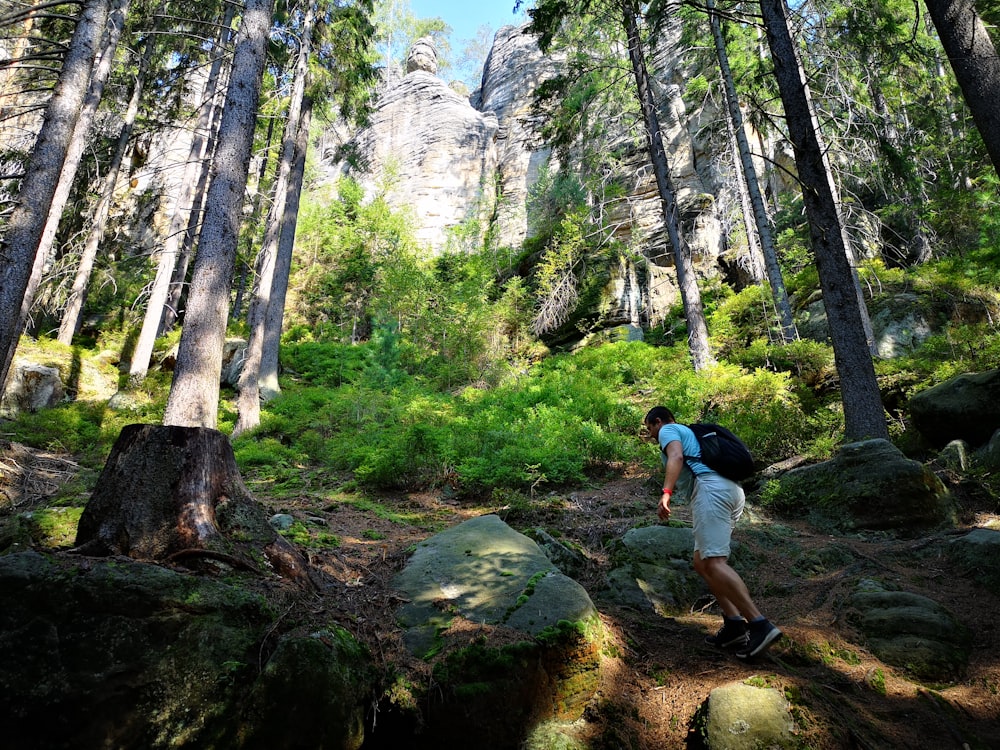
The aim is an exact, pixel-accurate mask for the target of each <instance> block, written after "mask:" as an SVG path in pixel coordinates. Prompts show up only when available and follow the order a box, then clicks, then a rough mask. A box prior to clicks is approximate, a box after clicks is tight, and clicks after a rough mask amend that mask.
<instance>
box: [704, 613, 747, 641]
mask: <svg viewBox="0 0 1000 750" xmlns="http://www.w3.org/2000/svg"><path fill="white" fill-rule="evenodd" d="M749 638H750V635H749V634H748V633H747V623H746V620H739V621H738V622H737V621H735V620H725V621H724V622H723V623H722V627H721V628H719V632H718V633H716V634H715V635H706V636H705V643H707V644H708V645H709V646H715V647H716V648H739V647H741V646H746V645H747V641H748V640H749Z"/></svg>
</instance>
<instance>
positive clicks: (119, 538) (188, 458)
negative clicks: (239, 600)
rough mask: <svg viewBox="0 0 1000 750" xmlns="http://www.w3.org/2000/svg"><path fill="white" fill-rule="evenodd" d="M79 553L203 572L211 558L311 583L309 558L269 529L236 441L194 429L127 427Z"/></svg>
mask: <svg viewBox="0 0 1000 750" xmlns="http://www.w3.org/2000/svg"><path fill="white" fill-rule="evenodd" d="M76 546H77V550H78V551H79V552H85V553H87V554H93V555H107V554H116V555H126V556H128V557H131V558H133V559H136V560H144V561H151V562H168V561H169V562H178V563H182V564H184V565H186V566H188V567H200V564H201V563H203V562H204V561H206V560H216V561H223V562H226V563H228V564H229V565H230V566H232V567H236V568H240V569H245V570H251V571H255V572H257V573H264V572H265V570H266V569H265V568H264V567H262V565H261V555H262V554H263V559H264V560H266V561H267V563H268V564H269V565H270V567H271V568H273V569H274V570H276V571H277V572H278V573H279V574H280V575H282V576H284V577H287V578H291V579H293V580H295V581H297V582H301V583H308V580H309V579H308V577H307V568H308V565H307V563H306V561H305V560H304V559H303V557H302V555H301V554H300V553H299V552H298V551H297V550H296V549H295V548H294V547H292V545H291V544H289V543H288V542H287V541H285V539H284V538H282V537H281V536H280V535H279V534H278V533H277V532H276V531H275V530H274V528H273V527H272V526H271V525H270V523H268V519H267V517H266V515H265V513H264V509H263V508H262V507H261V506H260V505H259V504H258V503H257V502H256V501H255V500H254V498H253V497H252V496H251V495H250V493H249V491H248V490H247V488H246V486H245V485H244V483H243V480H242V478H241V477H240V473H239V468H238V467H237V465H236V458H235V456H234V455H233V449H232V446H231V444H230V442H229V439H228V438H227V437H226V436H225V435H224V434H223V433H221V432H218V431H216V430H207V429H201V428H192V427H160V426H158V425H148V424H132V425H128V426H127V427H125V428H124V429H122V432H121V435H119V436H118V440H117V441H115V445H114V447H113V448H112V449H111V453H110V455H109V456H108V461H107V463H106V464H105V466H104V469H103V471H102V472H101V476H100V477H99V478H98V480H97V484H96V485H95V487H94V492H93V494H92V495H91V497H90V500H89V501H88V502H87V505H86V507H84V510H83V515H82V516H81V517H80V523H79V526H78V528H77V537H76Z"/></svg>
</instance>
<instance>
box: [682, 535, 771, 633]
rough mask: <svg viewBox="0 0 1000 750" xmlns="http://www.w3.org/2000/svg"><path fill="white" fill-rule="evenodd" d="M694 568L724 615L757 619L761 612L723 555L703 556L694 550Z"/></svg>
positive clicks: (749, 619) (748, 620)
mask: <svg viewBox="0 0 1000 750" xmlns="http://www.w3.org/2000/svg"><path fill="white" fill-rule="evenodd" d="M694 569H695V572H697V573H698V575H700V576H701V577H702V579H704V581H705V583H707V584H708V589H709V591H711V592H712V595H713V596H714V597H715V601H717V602H718V603H719V607H721V608H722V612H723V614H725V616H726V617H739V616H740V615H742V616H743V617H744V618H745V619H746V621H747V622H750V621H751V620H756V619H758V618H759V617H760V616H761V614H760V610H759V609H757V605H755V604H754V603H753V600H752V599H751V598H750V591H749V590H748V589H747V586H746V584H745V583H743V579H742V578H740V574H739V573H737V572H736V571H735V570H733V569H732V567H731V566H730V565H729V561H728V559H727V558H725V557H705V558H703V557H702V556H701V552H699V551H697V550H695V553H694Z"/></svg>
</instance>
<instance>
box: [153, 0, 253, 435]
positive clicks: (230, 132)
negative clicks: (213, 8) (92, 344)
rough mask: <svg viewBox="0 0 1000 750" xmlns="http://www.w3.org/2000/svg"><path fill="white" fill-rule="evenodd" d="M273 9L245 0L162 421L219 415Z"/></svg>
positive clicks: (194, 423)
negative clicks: (231, 297) (245, 197)
mask: <svg viewBox="0 0 1000 750" xmlns="http://www.w3.org/2000/svg"><path fill="white" fill-rule="evenodd" d="M271 13H272V2H271V0H247V3H246V9H245V11H244V14H243V19H242V22H241V24H240V31H239V35H238V37H237V41H236V51H235V54H234V56H233V69H232V76H231V79H230V83H229V88H228V91H227V93H226V105H225V110H224V111H223V115H222V123H221V125H220V127H219V145H218V149H217V150H216V159H215V164H214V166H213V168H212V179H211V184H210V186H209V189H208V190H209V192H208V200H207V208H206V211H205V220H204V223H203V225H202V230H201V238H200V240H199V242H198V254H197V257H196V258H195V264H194V269H193V271H192V275H191V287H190V291H189V294H188V302H187V310H186V313H185V316H184V328H183V331H182V333H181V340H180V345H179V348H178V352H177V366H176V368H175V370H174V378H173V382H172V383H171V386H170V394H169V395H168V397H167V407H166V411H165V413H164V417H163V422H164V424H167V425H181V426H186V427H212V428H214V427H215V425H216V424H217V421H218V410H219V377H220V375H221V372H222V350H223V346H224V344H225V337H226V321H227V319H228V317H229V315H228V314H229V294H230V290H231V286H232V280H233V271H234V269H235V261H236V245H237V242H238V239H239V231H240V219H241V217H242V211H241V209H242V206H243V193H244V191H245V190H246V185H247V172H248V170H249V164H250V153H251V149H252V147H253V136H254V126H255V124H256V121H257V104H258V101H259V98H260V84H261V76H262V74H263V70H264V50H265V45H266V43H267V38H268V31H269V30H270V25H271Z"/></svg>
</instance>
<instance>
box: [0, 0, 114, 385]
mask: <svg viewBox="0 0 1000 750" xmlns="http://www.w3.org/2000/svg"><path fill="white" fill-rule="evenodd" d="M108 13H109V0H89V2H87V4H86V5H85V6H84V9H83V14H82V16H81V17H80V20H79V22H78V23H77V25H76V30H75V31H74V32H73V38H72V40H71V41H70V46H69V51H68V52H67V53H66V59H65V60H64V61H63V66H62V70H61V71H60V73H59V81H58V83H57V84H56V88H55V91H54V93H53V95H52V99H51V100H50V101H49V105H48V107H47V109H46V112H45V121H44V122H43V124H42V129H41V131H40V132H39V134H38V139H37V140H36V141H35V148H34V150H33V152H32V154H31V159H30V160H29V162H28V166H27V170H26V172H25V176H24V179H23V180H22V182H21V187H20V191H19V193H18V201H17V205H16V206H15V208H14V211H13V212H12V213H11V216H10V220H9V221H8V222H7V226H6V232H5V234H4V237H3V241H2V243H0V392H2V391H3V386H4V383H5V382H6V380H7V374H8V372H9V370H10V363H11V361H12V360H13V358H14V351H15V350H16V349H17V343H18V340H19V339H20V337H21V331H22V330H24V320H23V319H22V318H21V303H22V302H23V301H24V293H25V291H26V289H27V288H28V280H29V278H30V276H31V269H32V266H33V265H34V261H35V251H36V250H37V248H38V243H39V241H40V240H41V237H42V232H43V230H44V228H45V219H46V217H47V216H48V209H49V206H50V205H51V204H52V197H53V196H54V195H55V192H56V186H57V185H58V183H59V174H60V173H61V171H62V166H63V162H64V161H65V159H66V152H67V151H68V150H69V147H70V141H71V139H72V137H73V128H74V127H75V126H76V121H77V117H78V116H79V112H80V108H81V106H83V100H84V97H85V96H86V93H87V87H88V85H89V83H90V75H91V72H92V70H93V68H94V59H95V57H96V54H97V50H98V46H99V44H100V41H101V35H102V33H103V31H104V27H105V25H106V24H107V19H108Z"/></svg>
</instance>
